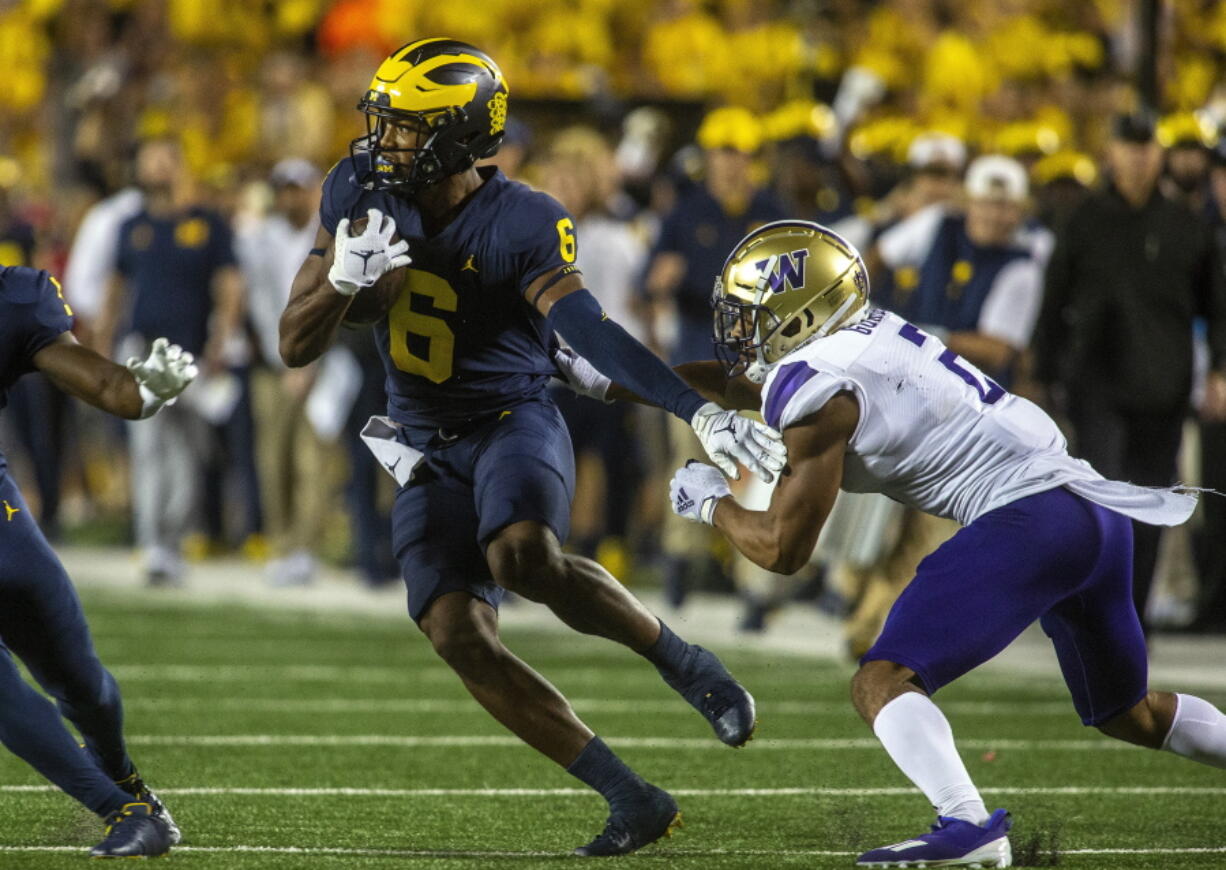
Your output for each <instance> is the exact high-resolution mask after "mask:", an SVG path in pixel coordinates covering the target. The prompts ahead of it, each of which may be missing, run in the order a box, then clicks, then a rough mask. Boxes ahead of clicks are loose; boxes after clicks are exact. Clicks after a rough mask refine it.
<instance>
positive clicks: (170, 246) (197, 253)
mask: <svg viewBox="0 0 1226 870" xmlns="http://www.w3.org/2000/svg"><path fill="white" fill-rule="evenodd" d="M234 264H235V259H234V242H233V234H232V233H231V231H230V227H229V225H228V224H227V223H226V222H225V220H224V219H223V218H222V217H221V215H219V214H217V213H216V212H214V211H212V210H210V209H207V208H200V207H193V208H189V209H187V210H186V211H184V212H182V213H180V214H176V215H174V216H172V217H154V216H153V215H151V214H149V212H147V211H144V210H142V211H141V212H140V213H139V214H137V215H135V216H133V217H131V218H129V219H128V220H127V221H125V222H124V223H123V224H122V226H120V228H119V257H118V260H117V261H116V266H117V268H118V270H119V273H120V274H121V275H123V276H124V278H126V279H127V280H128V283H129V286H130V289H131V294H130V295H131V300H132V304H131V315H130V317H131V319H130V322H129V323H128V328H129V330H130V331H132V332H136V333H139V334H140V335H142V336H144V337H145V338H146V339H153V338H156V337H158V336H165V337H166V338H167V339H169V340H170V341H172V342H173V343H175V344H177V345H179V346H180V347H182V348H183V349H184V350H188V351H191V352H192V353H194V354H199V353H200V352H201V351H202V350H204V344H205V341H206V340H207V338H208V325H209V316H210V315H211V314H212V313H213V278H214V276H215V275H216V274H217V270H218V269H221V268H222V267H225V266H233V265H234Z"/></svg>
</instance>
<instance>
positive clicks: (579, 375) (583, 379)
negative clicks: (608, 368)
mask: <svg viewBox="0 0 1226 870" xmlns="http://www.w3.org/2000/svg"><path fill="white" fill-rule="evenodd" d="M553 364H554V365H556V366H557V367H558V371H559V372H561V373H562V377H564V378H566V385H567V386H568V387H570V388H571V390H573V391H574V392H576V393H578V394H579V395H580V396H587V397H588V398H589V399H596V400H597V401H600V402H605V403H608V402H610V401H611V400H610V399H609V397H608V393H609V387H610V386H611V385H612V383H613V382H612V381H611V380H609V378H607V377H605V376H604V375H602V374H601V373H600V372H598V371H596V367H595V366H594V365H592V364H591V363H590V362H588V361H587V360H586V359H584V358H583V357H581V356H579V354H577V353H575V352H574V351H573V350H571V349H570V348H569V347H559V348H558V349H557V350H555V351H554V352H553Z"/></svg>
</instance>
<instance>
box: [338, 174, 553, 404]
mask: <svg viewBox="0 0 1226 870" xmlns="http://www.w3.org/2000/svg"><path fill="white" fill-rule="evenodd" d="M479 171H480V172H481V175H482V177H483V179H484V183H483V184H482V185H481V187H479V188H478V189H477V190H476V191H475V192H474V193H473V194H472V195H471V197H470V198H469V200H468V202H467V203H465V205H464V207H463V208H462V209H461V211H460V213H459V215H458V216H456V218H455V219H454V220H452V221H451V223H449V224H448V225H447V226H446V227H444V228H443V229H442V230H441V231H439V232H437V233H436V234H434V235H427V233H426V231H425V230H424V229H423V227H422V217H421V213H420V212H419V211H418V209H417V206H416V205H414V204H413V203H412V202H411V201H409V200H407V199H404V198H401V197H398V196H396V195H394V194H392V193H389V192H386V191H369V190H365V189H363V188H361V187H359V186H358V185H357V183H356V182H355V180H354V167H353V158H347V159H345V160H342V161H341V162H340V163H338V164H337V165H336V166H334V167H332V170H331V172H329V173H328V177H327V178H326V179H324V186H323V199H322V202H321V203H320V210H319V213H320V220H321V222H322V224H323V226H324V228H325V229H326V230H328V232H330V233H333V234H334V235H335V233H336V226H337V223H338V222H339V221H340V220H341V218H345V217H348V218H350V219H351V220H353V219H356V218H359V217H365V216H366V211H367V209H370V208H377V209H379V210H380V211H381V212H383V213H384V214H387V215H391V217H392V218H393V219H394V220H395V221H396V229H397V232H398V233H399V235H400V237H401V238H403V239H406V240H408V242H409V255H410V256H411V257H412V258H413V262H412V264H411V265H410V266H409V267H408V273H407V276H408V277H407V278H406V279H405V285H404V287H403V289H402V290H401V291H400V295H399V296H398V297H397V299H396V301H395V303H394V304H393V305H392V308H391V310H390V312H389V313H388V316H387V317H386V318H384V319H383V320H381V321H379V322H378V323H376V324H375V326H374V330H375V339H376V342H377V345H378V348H379V353H380V355H381V356H382V358H383V364H384V367H385V368H386V370H387V396H388V414H389V416H390V417H391V418H392V419H393V420H397V421H399V422H401V423H408V424H411V425H425V426H436V427H457V426H461V425H464V424H466V423H469V422H472V421H474V420H477V419H480V418H482V417H487V416H489V415H490V414H493V413H497V412H499V411H501V410H504V409H506V408H508V407H510V406H512V405H515V404H518V403H520V402H523V401H526V400H528V399H532V398H535V397H538V396H540V395H542V394H543V393H544V390H545V386H546V384H547V383H548V380H549V378H550V376H551V375H553V374H555V373H556V368H555V367H554V364H553V361H552V359H551V357H550V353H549V351H550V346H551V343H552V342H553V340H554V339H553V335H552V332H551V331H550V330H549V329H547V327H546V324H545V318H543V317H541V315H540V314H539V313H538V312H537V311H536V309H535V308H533V307H532V306H531V305H530V304H529V303H528V302H527V301H526V300H525V299H524V296H523V293H524V290H525V289H526V288H527V287H528V285H529V284H531V283H532V282H533V281H534V280H536V279H537V278H539V277H540V276H541V275H543V274H545V273H547V272H550V271H553V270H555V269H558V268H560V267H563V266H567V265H569V264H572V263H573V262H574V260H575V253H576V248H575V234H574V222H573V221H572V220H571V217H570V215H568V214H567V213H566V210H565V209H563V208H562V206H560V205H559V204H558V203H557V202H556V201H555V200H554V199H553V198H552V197H550V196H548V195H546V194H543V193H539V192H537V191H534V190H531V189H530V188H528V187H527V186H526V185H523V184H520V183H518V182H514V181H510V180H508V179H507V178H506V177H505V176H504V175H503V174H502V173H501V172H499V171H498V170H496V169H493V168H482V169H480V170H479Z"/></svg>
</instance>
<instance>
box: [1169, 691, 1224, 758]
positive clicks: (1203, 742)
mask: <svg viewBox="0 0 1226 870" xmlns="http://www.w3.org/2000/svg"><path fill="white" fill-rule="evenodd" d="M1175 700H1176V702H1177V703H1178V704H1179V706H1178V707H1176V708H1175V721H1174V722H1172V723H1171V730H1170V732H1169V733H1168V734H1167V735H1166V740H1164V741H1163V743H1162V748H1163V749H1165V750H1167V751H1168V752H1174V753H1175V754H1176V755H1182V756H1183V757H1184V758H1190V759H1192V760H1193V761H1199V762H1200V763H1201V764H1208V765H1210V766H1212V767H1223V768H1226V715H1223V714H1222V711H1221V710H1219V709H1218V708H1217V707H1215V706H1213V705H1212V704H1210V703H1209V702H1208V701H1205V700H1203V699H1201V698H1198V697H1196V696H1195V695H1176V696H1175Z"/></svg>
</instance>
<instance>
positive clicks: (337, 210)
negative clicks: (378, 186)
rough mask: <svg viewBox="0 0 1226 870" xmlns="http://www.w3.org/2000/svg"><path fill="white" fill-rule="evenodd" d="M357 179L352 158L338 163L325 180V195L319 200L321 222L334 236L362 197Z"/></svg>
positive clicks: (329, 171)
mask: <svg viewBox="0 0 1226 870" xmlns="http://www.w3.org/2000/svg"><path fill="white" fill-rule="evenodd" d="M355 178H356V170H355V167H354V163H353V158H352V157H346V158H345V159H344V160H340V161H338V162H337V164H336V165H335V166H333V167H332V168H331V169H329V170H328V174H327V176H326V177H325V178H324V184H323V194H322V196H321V197H320V200H319V222H320V224H322V225H323V228H324V229H325V230H327V231H328V232H330V233H331V234H332V235H336V225H337V224H339V223H340V222H341V218H343V217H346V216H348V215H349V214H350V213H351V212H352V211H353V208H354V206H356V205H357V203H358V199H360V198H361V196H362V188H361V187H359V186H358V184H357V182H356V181H355V180H354V179H355Z"/></svg>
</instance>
